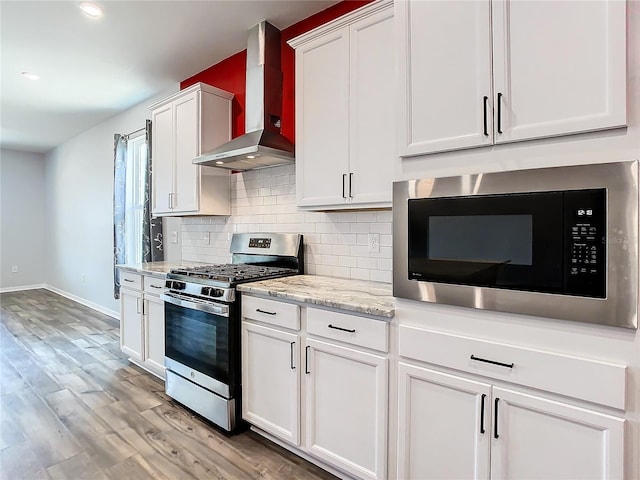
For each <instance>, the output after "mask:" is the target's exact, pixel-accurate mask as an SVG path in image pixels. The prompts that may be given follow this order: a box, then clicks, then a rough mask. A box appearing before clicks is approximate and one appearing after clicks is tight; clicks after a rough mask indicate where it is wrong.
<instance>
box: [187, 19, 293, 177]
mask: <svg viewBox="0 0 640 480" xmlns="http://www.w3.org/2000/svg"><path fill="white" fill-rule="evenodd" d="M281 48H282V46H281V44H280V31H279V30H278V29H277V28H276V27H274V26H273V25H271V24H270V23H269V22H266V21H262V22H260V23H259V24H257V25H255V26H254V27H252V28H251V29H250V30H249V38H248V42H247V81H246V86H247V88H246V92H247V95H246V105H245V132H246V133H245V134H244V135H241V136H239V137H236V138H234V139H233V140H231V141H230V142H227V143H224V144H222V145H220V146H219V147H217V148H215V149H214V150H212V151H210V152H205V153H203V154H202V155H200V156H199V157H197V158H195V159H194V160H193V163H197V164H200V165H207V166H210V167H218V168H228V169H232V170H251V169H253V168H264V167H271V166H274V165H285V164H291V163H293V162H294V153H295V148H294V146H293V144H292V143H291V142H290V141H289V140H288V139H287V138H286V137H284V136H283V135H282V134H281V133H280V117H281V116H282V72H281V71H280V49H281Z"/></svg>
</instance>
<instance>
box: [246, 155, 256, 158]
mask: <svg viewBox="0 0 640 480" xmlns="http://www.w3.org/2000/svg"><path fill="white" fill-rule="evenodd" d="M247 158H256V156H255V155H247Z"/></svg>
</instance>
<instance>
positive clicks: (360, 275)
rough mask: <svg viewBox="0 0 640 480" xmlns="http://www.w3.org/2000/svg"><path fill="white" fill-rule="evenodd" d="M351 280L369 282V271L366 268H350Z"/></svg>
mask: <svg viewBox="0 0 640 480" xmlns="http://www.w3.org/2000/svg"><path fill="white" fill-rule="evenodd" d="M351 278H354V279H357V280H369V279H370V278H371V276H370V271H369V270H368V269H366V268H352V269H351Z"/></svg>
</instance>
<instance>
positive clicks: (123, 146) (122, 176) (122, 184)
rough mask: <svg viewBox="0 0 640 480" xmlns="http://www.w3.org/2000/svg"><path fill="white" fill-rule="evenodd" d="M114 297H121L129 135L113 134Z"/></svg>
mask: <svg viewBox="0 0 640 480" xmlns="http://www.w3.org/2000/svg"><path fill="white" fill-rule="evenodd" d="M113 144H114V146H113V151H114V153H113V265H114V267H113V297H114V298H116V299H118V298H120V270H119V269H117V268H115V266H116V265H118V264H121V263H124V213H125V208H126V207H125V201H126V198H125V197H126V178H127V136H126V135H121V134H119V133H116V134H115V135H114V136H113Z"/></svg>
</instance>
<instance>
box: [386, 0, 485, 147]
mask: <svg viewBox="0 0 640 480" xmlns="http://www.w3.org/2000/svg"><path fill="white" fill-rule="evenodd" d="M395 9H396V13H395V16H396V23H397V25H398V28H399V31H398V35H397V38H398V41H399V47H398V62H399V81H400V85H399V87H400V90H399V91H400V102H399V109H400V118H399V132H398V136H399V141H400V144H399V149H400V155H401V156H411V155H419V154H423V153H431V152H440V151H446V150H455V149H461V148H469V147H475V146H480V145H489V144H491V142H492V136H491V135H492V132H491V121H490V119H489V118H488V117H489V115H490V112H491V104H492V101H491V96H492V95H491V29H490V20H491V19H490V1H489V0H477V1H473V2H452V1H446V0H439V1H438V0H435V1H428V2H422V1H408V0H397V1H396V2H395ZM454 32H455V33H454ZM485 97H487V100H486V101H485ZM485 103H486V107H485ZM485 110H486V112H485ZM485 118H487V128H486V133H485Z"/></svg>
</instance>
